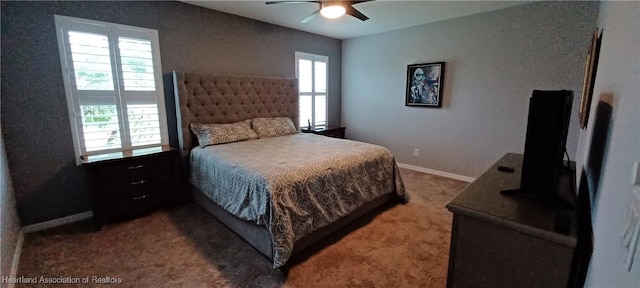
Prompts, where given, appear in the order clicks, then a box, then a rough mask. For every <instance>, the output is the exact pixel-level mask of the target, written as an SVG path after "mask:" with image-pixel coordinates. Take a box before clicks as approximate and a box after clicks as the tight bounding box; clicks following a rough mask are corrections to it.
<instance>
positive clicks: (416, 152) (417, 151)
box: [413, 148, 420, 157]
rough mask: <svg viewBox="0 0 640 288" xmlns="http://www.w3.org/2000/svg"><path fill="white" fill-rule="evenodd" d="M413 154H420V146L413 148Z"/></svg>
mask: <svg viewBox="0 0 640 288" xmlns="http://www.w3.org/2000/svg"><path fill="white" fill-rule="evenodd" d="M413 156H416V157H418V156H420V149H418V148H416V149H413Z"/></svg>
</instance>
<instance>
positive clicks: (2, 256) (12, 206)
mask: <svg viewBox="0 0 640 288" xmlns="http://www.w3.org/2000/svg"><path fill="white" fill-rule="evenodd" d="M0 214H1V215H0V239H1V240H0V261H1V262H0V276H11V268H12V266H13V261H14V259H13V256H15V252H16V248H17V244H18V238H19V237H20V233H21V226H20V219H19V218H18V212H17V211H16V199H15V196H14V192H13V185H12V184H11V176H10V174H9V166H7V156H6V154H5V150H4V140H3V139H2V136H1V135H0Z"/></svg>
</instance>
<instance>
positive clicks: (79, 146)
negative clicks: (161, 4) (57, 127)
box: [55, 15, 168, 161]
mask: <svg viewBox="0 0 640 288" xmlns="http://www.w3.org/2000/svg"><path fill="white" fill-rule="evenodd" d="M55 22H56V30H57V33H58V47H59V51H60V61H61V64H62V74H63V78H64V84H65V90H66V95H67V106H68V108H69V118H70V121H71V130H72V132H73V143H74V148H75V151H76V155H77V156H80V155H95V154H102V153H110V152H119V151H122V150H126V149H132V148H145V147H153V146H160V145H166V144H167V142H168V136H167V127H166V122H167V121H166V115H165V106H164V90H163V89H164V88H163V85H162V70H161V64H160V51H159V44H158V31H156V30H151V29H145V28H137V27H131V26H125V25H119V24H112V23H106V22H98V21H93V20H86V19H79V18H72V17H65V16H58V15H56V16H55ZM79 158H80V157H77V159H78V161H79Z"/></svg>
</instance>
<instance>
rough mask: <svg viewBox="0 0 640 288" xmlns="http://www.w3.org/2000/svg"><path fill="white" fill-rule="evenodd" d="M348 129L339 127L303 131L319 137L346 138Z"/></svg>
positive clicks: (322, 127) (321, 127)
mask: <svg viewBox="0 0 640 288" xmlns="http://www.w3.org/2000/svg"><path fill="white" fill-rule="evenodd" d="M346 129H347V127H338V126H318V127H316V128H315V129H314V130H304V129H303V130H302V132H304V133H313V134H317V135H323V136H328V137H333V138H340V139H344V138H345V130H346Z"/></svg>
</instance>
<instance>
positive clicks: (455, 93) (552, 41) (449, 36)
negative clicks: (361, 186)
mask: <svg viewBox="0 0 640 288" xmlns="http://www.w3.org/2000/svg"><path fill="white" fill-rule="evenodd" d="M597 9H598V3H597V2H566V3H558V2H540V3H533V4H528V5H523V6H518V7H514V8H508V9H504V10H498V11H493V12H487V13H483V14H478V15H473V16H468V17H463V18H458V19H453V20H447V21H442V22H437V23H433V24H427V25H423V26H417V27H414V28H408V29H402V30H397V31H391V32H387V33H382V34H377V35H372V36H365V37H361V38H355V39H349V40H345V41H343V44H342V47H343V50H342V58H343V62H342V65H343V66H342V67H343V70H342V95H343V97H342V124H343V125H345V126H347V132H348V137H349V138H353V139H356V140H363V141H366V142H372V143H376V144H380V145H383V146H386V147H388V148H389V149H391V150H392V152H393V153H394V154H395V156H396V160H397V161H398V162H401V163H406V164H411V165H416V166H420V167H425V168H429V169H435V170H440V171H444V172H448V173H454V174H458V175H463V176H470V177H477V176H479V175H480V174H481V173H482V172H483V171H484V170H485V169H486V168H488V167H489V166H490V165H491V164H493V163H494V162H495V161H497V160H498V159H499V158H500V157H501V156H502V155H504V153H506V152H518V153H522V152H523V151H524V141H525V134H526V124H527V115H528V107H529V97H530V96H531V92H532V90H534V89H540V90H552V89H569V90H574V91H575V93H574V94H575V95H574V104H573V113H572V118H571V128H570V133H569V139H568V144H567V148H568V150H569V154H570V155H571V159H574V156H575V151H576V145H577V139H578V131H579V128H578V127H579V125H578V120H577V118H578V116H577V115H578V113H577V110H578V106H579V98H580V97H579V95H580V93H581V85H582V76H583V72H584V62H585V55H586V50H587V49H586V48H587V46H588V43H589V41H590V34H591V32H592V31H593V29H594V28H595V25H596V23H595V21H596V17H597V12H598V10H597ZM438 61H445V62H446V68H445V77H444V81H445V82H444V86H443V88H442V89H443V93H444V94H443V97H444V98H443V107H442V108H441V109H435V108H417V107H405V106H404V101H405V100H404V99H405V85H406V73H407V72H406V69H407V65H408V64H416V63H427V62H438ZM414 148H418V149H420V156H419V157H414V156H413V150H414Z"/></svg>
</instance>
